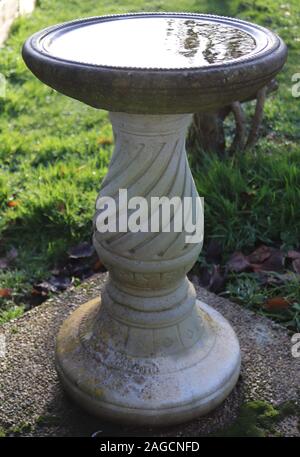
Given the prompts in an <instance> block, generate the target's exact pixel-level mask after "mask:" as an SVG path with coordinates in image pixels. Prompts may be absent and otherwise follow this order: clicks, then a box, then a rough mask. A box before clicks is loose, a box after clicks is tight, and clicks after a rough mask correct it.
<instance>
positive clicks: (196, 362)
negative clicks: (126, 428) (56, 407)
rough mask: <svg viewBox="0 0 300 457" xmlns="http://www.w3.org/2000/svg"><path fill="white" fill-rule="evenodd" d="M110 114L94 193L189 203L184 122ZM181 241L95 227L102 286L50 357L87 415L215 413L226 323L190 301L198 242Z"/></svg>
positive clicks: (223, 387) (232, 374)
mask: <svg viewBox="0 0 300 457" xmlns="http://www.w3.org/2000/svg"><path fill="white" fill-rule="evenodd" d="M110 116H111V121H112V125H113V130H114V135H115V140H116V144H115V151H114V154H113V157H112V160H111V164H110V168H109V171H108V174H107V176H106V178H105V180H104V182H103V184H102V189H101V192H100V196H101V197H112V198H113V199H114V200H115V201H116V204H117V206H121V203H120V202H119V201H118V194H119V189H120V188H121V189H127V191H128V199H129V198H131V197H135V196H142V197H145V198H146V199H147V201H148V202H150V198H151V197H162V196H167V197H169V198H172V197H180V199H181V201H182V200H183V199H184V197H192V200H193V202H196V197H197V191H196V188H195V185H194V181H193V178H192V176H191V172H190V168H189V165H188V162H187V157H186V152H185V133H186V128H187V126H188V124H189V122H190V118H191V115H134V114H125V113H111V114H110ZM97 215H98V212H97V213H96V217H95V221H96V219H97ZM173 216H174V215H173ZM126 222H127V221H126ZM187 235H188V234H187V233H186V232H185V230H183V231H182V232H180V233H177V232H175V231H173V232H171V233H165V232H163V231H162V229H161V228H160V230H159V231H158V232H155V233H153V232H137V233H132V232H129V231H128V232H126V233H124V232H120V231H119V232H116V233H111V232H107V233H100V232H98V231H97V230H95V235H94V244H95V247H96V249H97V252H98V254H99V256H100V258H101V260H102V261H103V263H104V264H105V265H106V267H107V268H108V270H109V281H108V283H107V284H106V287H105V289H104V291H103V293H102V297H101V302H100V301H99V300H95V301H92V302H89V303H88V304H86V305H82V306H81V307H80V308H79V309H77V310H76V311H75V312H74V313H73V314H72V315H71V317H70V318H69V319H68V320H67V321H66V322H65V323H64V325H63V327H62V329H61V331H60V333H59V336H58V340H57V356H56V364H57V369H58V372H59V375H60V377H61V379H62V381H63V383H64V385H65V387H66V389H67V391H68V392H69V393H70V394H71V395H72V396H73V397H74V399H75V400H76V401H77V402H79V403H80V404H81V405H82V406H83V407H84V408H86V409H88V410H89V411H91V412H92V413H94V414H97V415H100V416H103V415H104V416H105V417H108V418H109V419H112V420H117V421H121V422H126V423H128V422H132V423H135V424H140V425H161V424H163V425H167V424H171V423H179V422H183V421H185V420H188V419H191V418H193V417H195V416H198V415H199V414H204V413H206V412H208V411H209V410H211V409H212V408H214V407H215V406H217V405H218V404H219V403H220V402H221V401H222V400H223V399H224V398H225V397H226V396H227V395H228V393H229V392H230V391H231V389H232V388H233V386H234V385H235V383H236V381H237V378H238V375H239V369H240V351H239V344H238V341H237V339H236V336H235V334H234V332H233V330H232V329H231V327H230V326H229V324H228V323H227V321H226V320H225V319H224V318H223V317H222V316H221V315H220V314H219V313H217V312H216V311H214V310H213V309H211V308H210V307H208V306H207V305H205V304H204V303H201V302H199V301H197V300H196V294H195V290H194V287H193V285H192V284H191V283H190V282H189V281H188V279H187V277H186V273H187V272H188V271H189V270H190V269H191V267H192V266H193V264H194V262H195V261H196V259H197V257H198V255H199V252H200V250H201V243H197V244H194V243H187V242H186V236H187Z"/></svg>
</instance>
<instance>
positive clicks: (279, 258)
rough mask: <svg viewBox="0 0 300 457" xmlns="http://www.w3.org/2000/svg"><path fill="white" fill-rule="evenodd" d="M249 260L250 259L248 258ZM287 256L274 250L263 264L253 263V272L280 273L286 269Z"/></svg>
mask: <svg viewBox="0 0 300 457" xmlns="http://www.w3.org/2000/svg"><path fill="white" fill-rule="evenodd" d="M248 259H249V257H248ZM284 259H285V256H284V254H283V252H281V251H280V250H279V249H274V250H273V252H272V254H271V255H270V256H268V258H267V259H266V260H265V261H264V262H263V263H254V262H253V263H252V262H251V267H252V269H253V271H255V272H256V271H275V272H280V271H282V270H283V267H284Z"/></svg>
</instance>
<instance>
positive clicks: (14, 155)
mask: <svg viewBox="0 0 300 457" xmlns="http://www.w3.org/2000/svg"><path fill="white" fill-rule="evenodd" d="M142 10H143V11H168V10H169V11H170V10H175V11H176V10H177V11H180V10H181V11H194V12H212V13H218V14H225V15H232V16H239V17H242V18H246V19H250V20H252V21H255V22H257V23H260V24H262V25H267V26H268V27H271V28H272V29H274V30H275V31H277V32H278V33H280V35H281V36H282V37H283V38H284V39H285V41H286V42H287V44H288V46H289V51H290V52H289V61H288V64H287V65H286V67H285V69H284V71H283V72H282V73H281V74H280V76H279V78H278V79H279V82H280V90H279V91H278V93H276V94H273V95H272V96H271V97H269V99H268V102H267V104H266V115H265V120H264V125H263V136H262V138H261V140H260V142H259V145H258V146H257V147H256V149H255V151H254V152H249V153H246V154H240V155H237V156H236V157H234V158H229V159H226V160H225V162H222V163H221V162H220V161H219V159H217V158H216V157H214V156H213V155H212V156H209V157H206V159H205V160H204V162H203V163H202V165H201V167H197V166H194V169H193V173H194V176H195V181H196V183H197V186H198V191H199V194H200V195H201V196H204V197H205V203H206V204H205V239H206V242H207V241H208V240H209V239H210V238H212V237H213V238H217V239H218V240H220V242H221V243H222V245H223V247H224V250H225V254H226V255H229V254H230V253H231V252H232V251H234V250H236V249H243V250H247V249H251V247H253V246H255V245H256V244H257V243H259V242H264V243H269V244H277V245H283V246H284V247H285V248H286V249H287V248H290V247H294V248H295V247H297V246H298V245H299V240H300V205H299V201H300V198H299V197H300V166H299V165H300V151H299V137H300V99H294V98H293V97H292V96H291V76H292V74H293V73H296V72H299V71H300V67H299V59H298V55H299V51H300V38H299V37H300V33H299V32H300V24H299V21H298V18H297V16H299V13H300V6H299V4H298V0H292V1H290V2H284V4H283V3H282V2H281V1H278V0H264V1H262V0H256V1H254V0H253V1H252V0H251V1H250V0H249V1H248V0H247V1H237V0H233V1H218V0H214V1H208V0H201V1H197V0H180V1H177V2H176V3H175V4H174V2H172V1H159V0H157V1H154V0H149V1H146V2H142V1H140V0H131V1H128V0H127V1H123V0H122V1H114V2H111V1H108V0H107V1H104V2H99V1H98V0H85V1H84V2H82V1H79V0H76V1H72V2H71V1H67V0H51V1H50V0H40V1H38V6H37V8H36V10H35V12H34V13H33V15H32V16H31V17H30V18H28V19H24V18H22V19H18V20H16V21H15V23H14V26H13V28H12V31H11V34H10V37H9V39H8V41H7V43H6V45H5V47H4V48H3V49H1V50H0V72H1V73H3V74H4V75H5V76H6V78H7V81H8V84H7V95H6V97H5V98H2V99H1V98H0V233H1V236H0V257H1V256H2V255H4V254H5V253H6V252H8V251H9V249H10V248H11V247H12V246H13V247H15V248H17V249H18V252H19V255H18V258H17V259H16V261H15V264H14V265H13V266H12V267H11V268H10V269H9V270H3V271H1V270H0V288H1V287H8V288H11V289H12V290H13V295H12V297H10V298H9V299H4V298H2V299H1V298H0V322H3V321H5V320H7V319H10V318H11V317H16V316H17V315H19V314H20V313H21V312H22V309H24V308H23V305H24V303H23V301H24V296H25V295H26V294H27V293H29V292H30V290H31V288H32V283H33V282H35V281H38V280H40V279H43V278H46V277H47V276H49V271H50V270H51V269H52V268H53V267H54V266H55V265H56V264H57V263H59V262H62V261H63V259H64V258H65V256H66V252H67V249H68V248H69V247H70V246H71V245H74V244H76V243H77V242H79V241H83V240H89V239H90V237H91V229H92V227H91V220H92V215H93V211H94V202H95V198H96V195H97V191H98V189H99V188H100V184H101V180H102V178H103V176H104V175H105V174H106V171H107V165H108V162H109V157H110V155H111V152H112V131H111V126H110V124H109V121H108V117H107V113H106V112H104V111H97V110H93V109H92V108H90V107H87V106H85V105H83V104H81V103H79V102H77V101H75V100H72V99H69V98H67V97H65V96H62V95H60V94H58V93H56V92H55V91H54V90H52V89H50V88H49V87H46V86H45V85H43V84H42V83H40V82H39V81H38V80H37V79H36V78H35V77H34V76H33V75H32V74H31V73H30V72H29V71H28V70H27V69H26V67H25V65H24V63H23V61H22V58H21V54H20V51H21V46H22V43H23V42H24V40H25V39H26V38H27V37H28V36H29V35H30V34H32V33H34V32H35V31H37V30H39V29H41V28H43V27H46V26H48V25H52V24H55V23H58V22H61V21H65V20H71V19H74V18H78V17H83V16H92V15H98V14H110V13H124V12H131V11H142ZM245 195H246V196H247V198H245ZM9 201H14V202H16V203H17V205H16V206H14V207H9V206H8V205H7V203H8V202H9ZM236 281H237V279H232V281H231V283H230V284H231V285H232V287H231V288H230V287H229V289H228V293H229V296H232V297H233V298H236V296H237V295H238V294H239V293H238V285H237V283H236ZM235 285H236V289H234V288H235ZM249 290H250V292H249V291H248V292H249V293H251V290H252V289H251V287H250V289H249ZM263 293H264V291H263ZM295 293H296V296H297V294H298V299H299V292H298V291H296V292H295ZM253 294H254V295H253V296H251V297H252V298H251V297H250V302H251V303H253V307H255V306H256V305H257V304H258V303H257V302H255V297H256V295H255V294H256V292H255V291H254V292H253ZM246 295H247V294H246ZM248 295H249V294H248ZM247 297H248V296H247ZM237 299H238V301H240V302H241V303H249V297H248V298H247V299H244V300H243V299H240V297H237ZM254 302H255V303H254Z"/></svg>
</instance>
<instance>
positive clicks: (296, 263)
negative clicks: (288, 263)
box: [292, 257, 300, 275]
mask: <svg viewBox="0 0 300 457" xmlns="http://www.w3.org/2000/svg"><path fill="white" fill-rule="evenodd" d="M292 265H293V268H294V271H295V272H296V273H297V274H298V275H300V257H299V258H298V259H295V260H293V262H292Z"/></svg>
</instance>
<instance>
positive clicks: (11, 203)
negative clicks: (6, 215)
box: [7, 200, 20, 208]
mask: <svg viewBox="0 0 300 457" xmlns="http://www.w3.org/2000/svg"><path fill="white" fill-rule="evenodd" d="M19 203H20V202H19V200H9V201H8V202H7V206H8V207H9V208H14V207H15V206H18V205H19Z"/></svg>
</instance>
